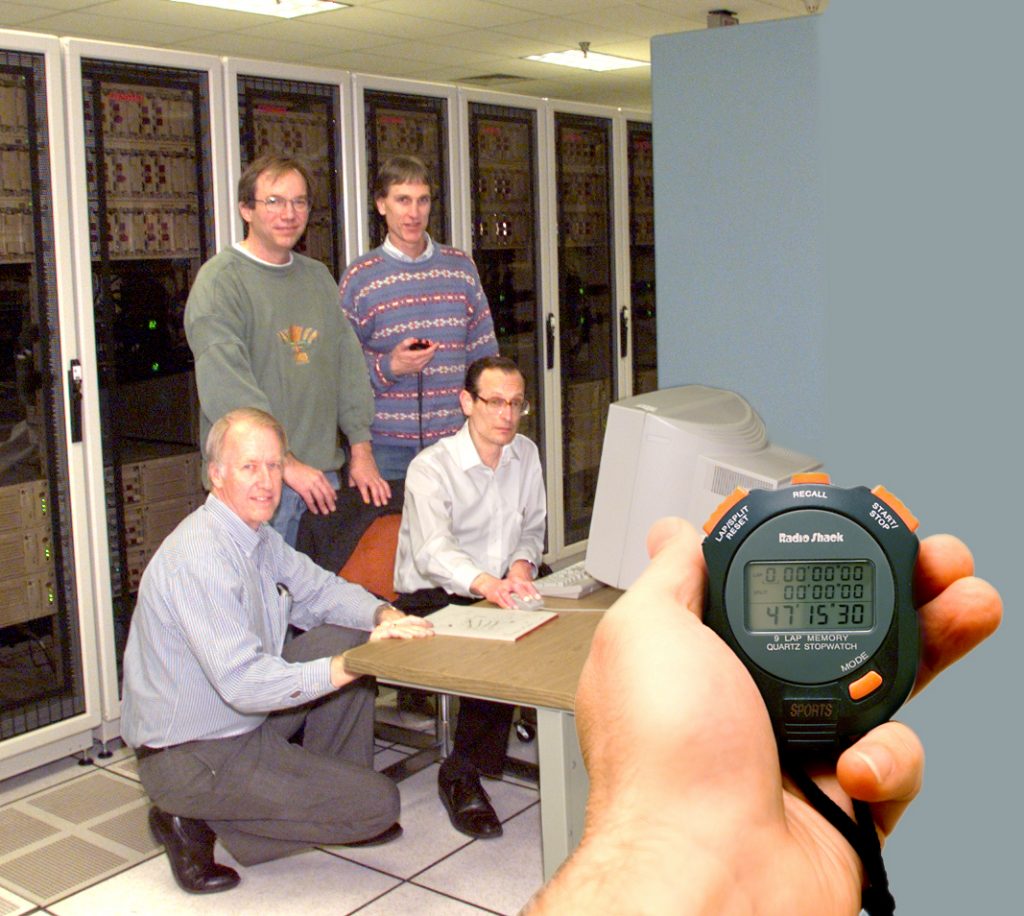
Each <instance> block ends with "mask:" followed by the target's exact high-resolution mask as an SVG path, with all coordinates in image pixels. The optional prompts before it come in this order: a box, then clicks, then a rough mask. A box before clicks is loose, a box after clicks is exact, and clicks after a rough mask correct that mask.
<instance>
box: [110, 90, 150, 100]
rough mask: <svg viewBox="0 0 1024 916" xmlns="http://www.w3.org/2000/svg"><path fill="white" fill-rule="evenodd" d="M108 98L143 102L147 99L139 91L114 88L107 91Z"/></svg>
mask: <svg viewBox="0 0 1024 916" xmlns="http://www.w3.org/2000/svg"><path fill="white" fill-rule="evenodd" d="M107 99H108V100H111V101H115V102H142V101H144V100H145V96H143V95H140V94H139V93H137V92H124V91H123V90H114V91H112V92H108V93H107Z"/></svg>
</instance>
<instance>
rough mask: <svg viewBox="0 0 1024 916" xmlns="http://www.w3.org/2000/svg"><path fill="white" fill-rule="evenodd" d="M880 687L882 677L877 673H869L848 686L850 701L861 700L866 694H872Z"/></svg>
mask: <svg viewBox="0 0 1024 916" xmlns="http://www.w3.org/2000/svg"><path fill="white" fill-rule="evenodd" d="M881 686H882V675H880V674H879V673H878V672H877V671H869V672H868V673H867V674H865V675H864V676H863V677H859V678H857V680H855V681H854V682H853V683H852V684H850V687H849V690H850V699H851V700H863V699H864V697H866V696H868V694H871V693H874V692H875V691H876V690H878V688H879V687H881Z"/></svg>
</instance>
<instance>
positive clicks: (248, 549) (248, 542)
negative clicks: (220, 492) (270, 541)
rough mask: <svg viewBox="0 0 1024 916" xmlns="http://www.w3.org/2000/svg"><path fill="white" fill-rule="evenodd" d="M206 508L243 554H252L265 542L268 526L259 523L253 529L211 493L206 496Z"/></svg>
mask: <svg viewBox="0 0 1024 916" xmlns="http://www.w3.org/2000/svg"><path fill="white" fill-rule="evenodd" d="M206 508H207V509H209V511H210V513H211V514H212V515H213V517H214V519H216V521H217V522H218V524H220V525H221V526H222V527H223V528H224V530H225V531H226V532H227V534H228V536H229V537H230V538H231V540H233V541H234V542H235V543H236V544H237V545H238V547H239V549H240V550H241V551H242V553H244V554H245V555H247V556H252V554H253V553H254V552H255V551H256V548H258V547H259V546H260V545H261V544H264V543H266V541H267V532H268V531H269V530H270V529H269V526H267V525H260V527H259V529H257V530H256V531H253V529H252V528H250V527H249V526H248V525H247V524H246V523H245V522H243V521H242V520H241V519H240V518H239V517H238V515H237V514H236V513H235V512H234V511H233V510H231V509H229V508H228V507H227V506H226V505H224V503H222V502H221V501H220V500H219V499H217V497H216V496H214V495H213V494H212V493H210V494H209V495H208V496H207V497H206Z"/></svg>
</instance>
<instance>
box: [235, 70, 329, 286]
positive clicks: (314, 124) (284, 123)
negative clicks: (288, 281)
mask: <svg viewBox="0 0 1024 916" xmlns="http://www.w3.org/2000/svg"><path fill="white" fill-rule="evenodd" d="M237 88H238V121H239V124H238V128H239V137H240V143H239V152H240V159H241V165H242V169H243V170H244V169H245V167H246V166H247V165H248V164H249V163H250V162H252V161H253V160H254V159H256V158H257V157H258V156H260V155H262V154H263V153H275V154H276V155H279V156H291V157H294V158H297V159H300V160H301V161H302V162H303V163H305V164H306V165H307V166H308V167H309V170H310V173H311V175H312V179H313V186H312V187H311V188H310V189H309V192H310V195H309V196H310V200H311V201H312V209H311V211H310V214H309V224H308V225H307V227H306V233H305V235H303V237H302V239H300V241H299V244H298V245H296V246H295V250H296V251H298V252H299V253H301V254H304V255H306V256H307V257H311V258H315V259H316V260H318V261H321V262H322V263H323V264H324V265H325V266H326V267H327V269H328V270H329V271H330V272H331V276H332V277H339V276H340V273H341V270H342V269H343V268H344V266H345V265H344V263H343V261H344V255H343V252H344V251H345V234H344V231H343V227H342V200H341V194H340V192H339V188H338V176H339V174H340V173H341V159H340V155H339V150H338V140H339V130H340V127H339V124H340V111H339V90H338V87H337V86H332V85H326V84H321V83H310V82H305V81H298V80H279V79H270V78H268V77H263V76H239V77H238V87H237ZM230 190H231V194H232V195H233V194H234V193H235V189H234V188H232V189H230ZM232 203H235V200H234V198H232Z"/></svg>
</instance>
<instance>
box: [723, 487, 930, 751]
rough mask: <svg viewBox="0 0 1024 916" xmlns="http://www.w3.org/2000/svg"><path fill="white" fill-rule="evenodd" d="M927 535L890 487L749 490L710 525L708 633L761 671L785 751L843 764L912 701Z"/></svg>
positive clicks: (755, 672) (758, 679) (759, 679)
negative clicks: (841, 758) (921, 552)
mask: <svg viewBox="0 0 1024 916" xmlns="http://www.w3.org/2000/svg"><path fill="white" fill-rule="evenodd" d="M917 526H918V521H917V519H916V518H915V517H914V516H913V514H912V513H911V512H910V511H909V510H908V509H907V507H906V506H905V505H904V504H903V503H902V502H901V501H900V500H899V499H897V498H896V497H895V496H894V495H893V494H892V493H890V492H889V491H888V490H886V489H885V488H884V487H875V488H874V489H873V490H868V489H867V488H866V487H853V488H851V489H844V488H841V487H836V486H833V485H832V483H831V479H830V477H829V475H827V474H801V475H797V476H795V477H794V478H793V479H792V481H791V485H789V486H785V487H781V488H779V489H778V490H760V489H753V490H750V491H747V490H745V489H738V490H736V491H735V492H734V493H733V494H732V495H731V496H730V497H729V498H728V499H726V500H725V502H723V503H722V505H720V506H719V507H718V509H716V510H715V512H714V513H713V514H712V516H711V518H710V519H709V520H708V522H707V523H706V524H705V526H704V531H705V533H706V534H707V537H706V538H705V540H704V557H705V560H706V561H707V567H708V602H707V610H706V612H705V623H707V624H708V626H710V627H711V628H712V629H714V630H715V631H716V632H717V633H718V634H719V635H720V636H721V637H722V639H724V640H725V641H726V642H727V643H728V644H729V646H730V647H731V648H732V650H733V651H734V652H735V653H736V655H737V656H739V658H740V659H741V660H742V661H743V663H744V664H745V665H746V667H747V669H748V670H749V671H750V674H751V676H752V677H753V679H754V682H755V683H756V684H757V686H758V689H759V690H760V691H761V695H762V697H763V698H764V702H765V705H766V706H767V708H768V713H769V716H770V718H771V721H772V726H773V728H774V730H775V736H776V739H777V741H778V743H779V745H780V747H782V748H783V749H784V750H785V751H787V752H789V753H791V754H798V755H808V756H819V757H824V756H833V755H834V754H835V753H837V752H838V751H840V750H842V749H843V748H844V747H846V746H847V745H848V744H850V743H851V742H852V741H853V740H855V739H856V738H857V737H859V736H860V735H862V734H863V733H864V732H866V731H868V730H869V729H871V728H874V727H875V726H876V725H878V724H880V723H882V722H885V721H886V720H888V719H889V718H890V717H891V716H892V715H893V714H894V713H895V712H896V710H897V709H899V707H900V706H901V705H902V704H903V702H904V700H906V698H907V696H908V695H909V693H910V690H911V688H912V687H913V685H914V679H915V677H916V675H917V665H918V645H919V632H918V620H917V612H916V611H915V609H914V604H913V573H914V563H915V561H916V559H917V549H918V541H917V536H916V534H915V531H916V530H917Z"/></svg>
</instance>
